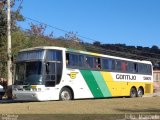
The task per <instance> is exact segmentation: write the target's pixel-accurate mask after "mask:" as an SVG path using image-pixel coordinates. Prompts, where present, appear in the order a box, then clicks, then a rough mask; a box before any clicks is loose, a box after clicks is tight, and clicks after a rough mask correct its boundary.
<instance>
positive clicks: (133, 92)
mask: <svg viewBox="0 0 160 120" xmlns="http://www.w3.org/2000/svg"><path fill="white" fill-rule="evenodd" d="M136 96H137V90H136V88H134V87H132V88H131V91H130V98H135V97H136Z"/></svg>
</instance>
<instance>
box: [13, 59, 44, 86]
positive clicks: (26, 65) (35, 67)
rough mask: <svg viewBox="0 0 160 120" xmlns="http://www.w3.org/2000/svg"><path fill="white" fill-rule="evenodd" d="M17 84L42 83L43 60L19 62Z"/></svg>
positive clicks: (16, 74)
mask: <svg viewBox="0 0 160 120" xmlns="http://www.w3.org/2000/svg"><path fill="white" fill-rule="evenodd" d="M14 84H15V85H41V84H42V62H41V61H32V62H18V63H17V64H16V73H15V82H14Z"/></svg>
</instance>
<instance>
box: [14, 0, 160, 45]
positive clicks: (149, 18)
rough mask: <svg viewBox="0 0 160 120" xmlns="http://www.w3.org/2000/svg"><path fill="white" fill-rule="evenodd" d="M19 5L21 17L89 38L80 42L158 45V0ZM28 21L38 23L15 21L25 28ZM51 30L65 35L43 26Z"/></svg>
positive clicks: (54, 0) (26, 0) (38, 0)
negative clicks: (20, 6)
mask: <svg viewBox="0 0 160 120" xmlns="http://www.w3.org/2000/svg"><path fill="white" fill-rule="evenodd" d="M18 5H19V2H17V3H16V6H18ZM22 7H23V8H22V10H21V13H22V15H24V16H25V17H28V18H32V19H34V20H37V21H40V22H42V23H45V24H48V25H50V26H53V27H57V28H60V29H63V30H65V31H73V32H75V33H77V34H78V35H80V36H83V37H87V38H90V39H84V38H81V39H82V40H83V41H84V42H89V43H93V42H94V41H99V42H101V43H102V44H118V43H120V44H126V45H133V46H144V47H152V46H153V45H157V46H158V47H160V0H45V1H44V0H23V3H22ZM31 22H32V23H35V24H38V23H36V22H34V21H31V20H28V19H26V21H24V22H20V23H18V25H19V26H21V27H22V28H23V29H26V28H29V24H30V23H31ZM51 31H53V35H54V36H55V37H59V36H64V35H65V33H64V32H62V31H60V30H57V29H54V28H51V27H47V33H50V32H51Z"/></svg>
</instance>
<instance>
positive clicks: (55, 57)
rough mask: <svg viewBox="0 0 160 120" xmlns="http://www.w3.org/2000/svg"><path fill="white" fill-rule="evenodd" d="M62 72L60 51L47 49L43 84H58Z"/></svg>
mask: <svg viewBox="0 0 160 120" xmlns="http://www.w3.org/2000/svg"><path fill="white" fill-rule="evenodd" d="M61 74H62V51H58V50H48V51H47V56H46V72H45V85H46V86H48V87H50V86H55V85H56V84H59V82H60V79H61Z"/></svg>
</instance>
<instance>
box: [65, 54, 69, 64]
mask: <svg viewBox="0 0 160 120" xmlns="http://www.w3.org/2000/svg"><path fill="white" fill-rule="evenodd" d="M66 66H69V53H66Z"/></svg>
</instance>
